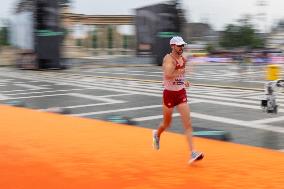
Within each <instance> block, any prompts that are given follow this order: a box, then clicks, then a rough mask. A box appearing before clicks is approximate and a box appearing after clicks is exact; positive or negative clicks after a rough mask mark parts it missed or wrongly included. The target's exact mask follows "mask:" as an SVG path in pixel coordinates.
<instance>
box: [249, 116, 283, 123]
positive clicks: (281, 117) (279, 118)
mask: <svg viewBox="0 0 284 189" xmlns="http://www.w3.org/2000/svg"><path fill="white" fill-rule="evenodd" d="M283 120H284V116H280V117H273V118H267V119H260V120H256V121H252V123H255V124H265V123H272V122H278V121H283Z"/></svg>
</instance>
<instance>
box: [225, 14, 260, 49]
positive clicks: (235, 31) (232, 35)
mask: <svg viewBox="0 0 284 189" xmlns="http://www.w3.org/2000/svg"><path fill="white" fill-rule="evenodd" d="M238 22H239V24H238V25H234V24H229V25H227V27H226V29H225V31H224V34H223V35H222V37H221V39H220V46H222V47H225V48H238V47H246V48H261V47H264V39H261V38H260V37H259V36H258V35H257V33H256V32H255V29H254V28H253V26H252V24H251V17H250V16H249V15H245V16H243V17H242V18H241V19H239V20H238Z"/></svg>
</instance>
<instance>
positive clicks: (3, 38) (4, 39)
mask: <svg viewBox="0 0 284 189" xmlns="http://www.w3.org/2000/svg"><path fill="white" fill-rule="evenodd" d="M6 45H9V42H8V28H7V27H2V28H0V46H6Z"/></svg>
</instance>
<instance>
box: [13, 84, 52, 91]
mask: <svg viewBox="0 0 284 189" xmlns="http://www.w3.org/2000/svg"><path fill="white" fill-rule="evenodd" d="M15 85H16V86H19V87H24V88H28V89H34V90H43V89H47V88H46V87H38V86H35V85H29V84H24V83H17V84H15Z"/></svg>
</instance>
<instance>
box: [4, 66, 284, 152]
mask: <svg viewBox="0 0 284 189" xmlns="http://www.w3.org/2000/svg"><path fill="white" fill-rule="evenodd" d="M189 79H190V81H191V82H192V86H191V87H190V88H189V89H188V96H189V104H190V107H191V116H192V123H193V127H194V129H195V131H199V130H206V131H224V132H225V133H229V134H230V140H231V141H232V142H235V143H241V144H248V145H252V146H259V147H265V148H271V149H276V150H283V149H284V109H283V108H282V107H283V105H284V95H283V93H279V94H277V100H278V104H279V105H280V109H279V112H278V114H267V113H265V112H263V111H262V109H261V107H260V100H261V99H262V98H263V95H264V91H263V86H264V84H265V83H266V81H265V69H264V67H263V66H254V67H253V66H251V67H248V66H247V67H243V68H240V67H238V66H237V65H231V64H222V65H217V64H216V65H195V66H194V69H193V70H192V71H190V73H189ZM161 80H162V71H161V67H158V66H154V65H150V64H144V65H140V64H125V65H120V66H116V65H115V64H111V65H105V64H103V63H100V64H86V65H85V66H84V65H80V66H75V67H74V68H71V69H67V70H61V71H60V70H49V71H32V70H17V69H15V68H8V67H2V68H0V103H3V104H7V103H8V104H14V105H17V104H18V105H21V104H24V105H25V106H26V107H28V108H32V109H40V110H43V109H48V108H51V107H57V108H58V107H59V108H64V109H65V110H68V111H69V112H70V113H71V114H70V116H82V117H89V118H96V119H104V120H112V121H117V122H118V121H123V119H124V120H125V119H126V118H127V119H128V120H131V121H132V122H133V123H135V124H136V125H138V126H141V127H147V128H157V126H158V124H159V122H160V121H161V120H162V116H161V113H162V112H161V95H162V83H161ZM127 119H126V120H127ZM170 131H172V132H183V129H182V125H181V122H180V118H179V115H178V113H177V112H175V113H174V119H173V123H172V127H171V128H170Z"/></svg>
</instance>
